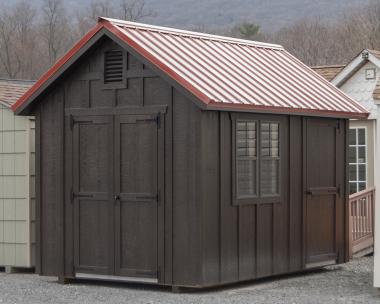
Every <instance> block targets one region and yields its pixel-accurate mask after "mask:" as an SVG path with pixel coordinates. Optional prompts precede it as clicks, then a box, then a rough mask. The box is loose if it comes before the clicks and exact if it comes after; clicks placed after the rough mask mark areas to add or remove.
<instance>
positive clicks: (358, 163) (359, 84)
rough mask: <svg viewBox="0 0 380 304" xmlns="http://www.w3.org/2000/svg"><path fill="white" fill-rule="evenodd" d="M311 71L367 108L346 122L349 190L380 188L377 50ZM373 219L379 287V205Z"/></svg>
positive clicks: (379, 53)
mask: <svg viewBox="0 0 380 304" xmlns="http://www.w3.org/2000/svg"><path fill="white" fill-rule="evenodd" d="M314 70H315V71H316V72H317V73H319V74H320V75H321V76H323V77H325V78H326V79H328V80H329V81H331V82H332V83H333V84H335V85H336V86H337V87H339V88H340V89H341V90H342V91H343V92H345V93H347V94H348V95H349V96H351V97H352V98H353V99H355V100H356V101H358V102H359V103H360V104H361V105H363V106H364V107H365V108H366V109H367V110H369V111H370V113H371V115H370V116H369V118H368V120H351V121H350V138H349V154H350V156H349V158H350V163H349V175H350V190H351V193H356V192H358V191H362V190H364V189H370V188H372V187H374V186H376V187H375V188H376V189H380V123H376V121H377V118H378V117H379V118H380V51H375V50H363V51H362V52H361V53H360V54H358V55H357V56H356V57H355V58H354V59H352V60H351V61H350V62H349V63H348V64H347V65H346V66H324V67H315V68H314ZM376 143H379V144H378V146H377V145H376ZM377 191H379V190H377ZM375 197H376V201H375V205H376V206H380V195H375ZM374 218H375V234H374V235H375V237H374V238H375V240H374V251H375V270H374V272H375V274H374V286H375V287H378V288H379V287H380V208H375V217H374ZM370 224H371V225H372V222H370Z"/></svg>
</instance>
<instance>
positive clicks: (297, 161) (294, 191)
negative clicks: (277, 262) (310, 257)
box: [289, 116, 303, 271]
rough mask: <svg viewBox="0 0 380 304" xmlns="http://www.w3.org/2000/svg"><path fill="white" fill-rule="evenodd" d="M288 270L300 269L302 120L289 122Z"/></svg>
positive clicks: (296, 119)
mask: <svg viewBox="0 0 380 304" xmlns="http://www.w3.org/2000/svg"><path fill="white" fill-rule="evenodd" d="M289 162H290V163H289V258H290V261H289V270H290V271H297V270H300V269H302V261H303V257H302V248H303V245H302V231H303V224H302V216H303V213H302V197H303V194H302V189H303V185H302V121H301V117H296V116H291V117H290V122H289Z"/></svg>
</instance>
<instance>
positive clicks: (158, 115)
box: [156, 113, 161, 128]
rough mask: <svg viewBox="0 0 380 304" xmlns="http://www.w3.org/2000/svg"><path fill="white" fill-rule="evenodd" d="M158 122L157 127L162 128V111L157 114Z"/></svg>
mask: <svg viewBox="0 0 380 304" xmlns="http://www.w3.org/2000/svg"><path fill="white" fill-rule="evenodd" d="M156 123H157V128H161V113H158V114H157V116H156Z"/></svg>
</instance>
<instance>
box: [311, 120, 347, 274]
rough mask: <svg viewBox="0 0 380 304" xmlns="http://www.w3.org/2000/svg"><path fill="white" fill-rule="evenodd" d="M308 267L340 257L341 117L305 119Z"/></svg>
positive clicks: (328, 262)
mask: <svg viewBox="0 0 380 304" xmlns="http://www.w3.org/2000/svg"><path fill="white" fill-rule="evenodd" d="M306 129H307V131H306V155H305V158H306V206H305V207H306V208H305V213H306V214H305V221H306V222H305V229H306V231H305V234H306V240H305V241H306V244H305V245H306V267H308V268H311V267H318V266H323V265H328V264H334V263H336V260H337V256H338V254H337V237H336V235H337V233H336V232H337V219H338V216H339V214H338V210H339V208H338V206H337V205H338V204H339V202H340V198H339V185H338V179H337V161H336V160H337V157H338V154H337V137H338V132H339V128H338V121H336V120H327V119H326V120H320V119H312V118H310V119H307V123H306Z"/></svg>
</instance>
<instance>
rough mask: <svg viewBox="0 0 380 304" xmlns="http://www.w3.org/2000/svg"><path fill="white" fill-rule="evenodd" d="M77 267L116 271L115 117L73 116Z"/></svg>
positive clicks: (108, 272) (109, 271)
mask: <svg viewBox="0 0 380 304" xmlns="http://www.w3.org/2000/svg"><path fill="white" fill-rule="evenodd" d="M72 125H73V191H72V203H73V205H74V243H75V244H74V260H75V261H74V267H75V271H76V272H85V273H96V274H112V273H113V263H114V261H113V252H112V251H113V241H114V238H113V234H114V231H113V226H112V223H113V222H112V213H113V198H112V192H113V189H112V171H111V170H112V166H110V165H109V164H110V163H111V164H112V158H111V156H112V152H113V151H112V148H110V147H112V130H113V124H112V117H105V116H92V117H73V121H72Z"/></svg>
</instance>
